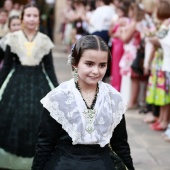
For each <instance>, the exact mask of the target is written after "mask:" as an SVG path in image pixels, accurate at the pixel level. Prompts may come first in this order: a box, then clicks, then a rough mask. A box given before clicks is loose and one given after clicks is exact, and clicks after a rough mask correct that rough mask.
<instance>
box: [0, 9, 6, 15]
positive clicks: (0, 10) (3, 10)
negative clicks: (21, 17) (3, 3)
mask: <svg viewBox="0 0 170 170" xmlns="http://www.w3.org/2000/svg"><path fill="white" fill-rule="evenodd" d="M2 12H4V13H6V14H8V12H7V10H6V9H4V8H0V13H2Z"/></svg>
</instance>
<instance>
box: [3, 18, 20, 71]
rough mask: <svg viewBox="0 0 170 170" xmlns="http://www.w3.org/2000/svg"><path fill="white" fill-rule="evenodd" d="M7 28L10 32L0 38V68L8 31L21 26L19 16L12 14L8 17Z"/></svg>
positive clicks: (16, 29)
mask: <svg viewBox="0 0 170 170" xmlns="http://www.w3.org/2000/svg"><path fill="white" fill-rule="evenodd" d="M8 28H9V30H10V32H9V33H8V34H6V35H5V36H3V37H2V38H1V39H0V69H1V68H2V65H3V62H2V61H3V59H4V53H5V50H6V44H7V41H8V37H9V36H10V33H12V32H15V31H18V30H20V28H21V20H20V19H19V16H12V17H10V18H9V20H8Z"/></svg>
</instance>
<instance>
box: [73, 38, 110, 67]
mask: <svg viewBox="0 0 170 170" xmlns="http://www.w3.org/2000/svg"><path fill="white" fill-rule="evenodd" d="M86 50H101V51H106V52H107V53H108V65H109V64H110V62H111V53H110V50H109V48H108V46H107V45H106V43H105V41H104V40H103V39H102V38H100V37H99V36H96V35H86V36H83V37H81V38H80V39H79V40H78V41H77V42H76V44H75V45H74V47H73V49H72V61H71V65H72V66H76V65H78V63H79V61H80V58H81V57H82V55H83V53H84V52H85V51H86Z"/></svg>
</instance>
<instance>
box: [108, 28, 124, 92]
mask: <svg viewBox="0 0 170 170" xmlns="http://www.w3.org/2000/svg"><path fill="white" fill-rule="evenodd" d="M118 29H119V25H116V26H115V27H114V29H113V32H116V31H117V30H118ZM123 52H124V50H123V41H122V40H121V39H119V38H114V39H113V40H112V63H111V82H110V84H111V85H112V86H113V87H114V88H115V89H116V90H118V91H120V86H121V75H120V67H119V62H120V59H121V57H122V55H123Z"/></svg>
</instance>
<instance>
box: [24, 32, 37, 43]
mask: <svg viewBox="0 0 170 170" xmlns="http://www.w3.org/2000/svg"><path fill="white" fill-rule="evenodd" d="M22 32H23V34H24V36H25V37H26V39H27V40H28V41H29V42H32V41H33V40H34V38H35V37H36V35H37V33H38V32H36V33H35V34H34V36H33V37H32V38H31V40H30V39H29V38H28V36H27V34H26V33H25V32H24V30H22Z"/></svg>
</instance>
